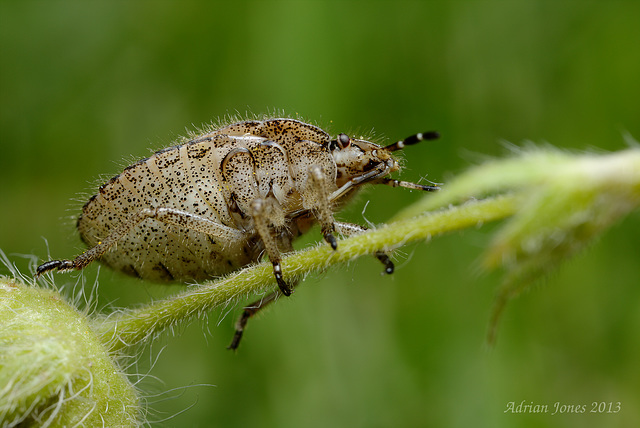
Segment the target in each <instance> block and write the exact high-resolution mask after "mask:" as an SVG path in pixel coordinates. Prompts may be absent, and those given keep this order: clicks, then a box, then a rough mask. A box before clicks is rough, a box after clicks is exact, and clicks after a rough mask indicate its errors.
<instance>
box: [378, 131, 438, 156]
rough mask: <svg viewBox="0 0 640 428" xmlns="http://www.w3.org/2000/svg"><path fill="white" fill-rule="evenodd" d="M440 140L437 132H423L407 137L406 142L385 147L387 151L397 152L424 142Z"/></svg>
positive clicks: (402, 141) (398, 142)
mask: <svg viewBox="0 0 640 428" xmlns="http://www.w3.org/2000/svg"><path fill="white" fill-rule="evenodd" d="M438 138H440V134H438V133H437V132H436V131H429V132H421V133H419V134H415V135H412V136H410V137H407V138H405V139H404V140H401V141H397V142H395V143H393V144H389V145H388V146H387V147H385V149H386V150H388V151H390V152H395V151H398V150H402V149H404V148H405V146H411V145H413V144H417V143H419V142H420V141H422V140H436V139H438Z"/></svg>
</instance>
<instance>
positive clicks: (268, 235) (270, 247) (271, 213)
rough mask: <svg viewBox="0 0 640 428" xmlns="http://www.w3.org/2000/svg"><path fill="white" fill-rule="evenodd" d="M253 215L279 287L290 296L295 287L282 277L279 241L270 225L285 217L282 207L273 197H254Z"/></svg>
mask: <svg viewBox="0 0 640 428" xmlns="http://www.w3.org/2000/svg"><path fill="white" fill-rule="evenodd" d="M251 215H252V216H253V222H254V225H255V228H256V232H258V235H260V239H262V242H263V244H264V248H265V251H266V252H267V255H268V256H269V260H271V264H273V275H274V276H275V277H276V282H277V283H278V287H280V291H282V294H284V295H285V296H290V295H291V293H293V288H292V287H289V286H288V285H287V283H286V282H285V281H284V279H283V278H282V266H281V265H280V260H281V257H280V250H279V249H278V242H277V240H276V238H275V236H274V235H273V232H272V230H271V228H270V227H269V226H270V225H271V224H273V223H274V221H273V219H279V218H281V217H283V214H282V209H281V208H280V205H279V204H278V203H277V202H276V201H275V200H274V199H273V198H266V199H262V198H257V199H254V200H253V203H252V204H251Z"/></svg>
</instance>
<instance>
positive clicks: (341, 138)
mask: <svg viewBox="0 0 640 428" xmlns="http://www.w3.org/2000/svg"><path fill="white" fill-rule="evenodd" d="M338 144H339V145H340V148H341V149H344V148H347V147H349V144H351V138H349V136H348V135H347V134H340V135H338Z"/></svg>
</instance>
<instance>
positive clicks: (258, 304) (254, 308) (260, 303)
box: [227, 291, 279, 351]
mask: <svg viewBox="0 0 640 428" xmlns="http://www.w3.org/2000/svg"><path fill="white" fill-rule="evenodd" d="M278 294H279V293H278V292H277V291H274V292H273V293H270V294H268V295H266V296H265V297H263V298H261V299H260V300H257V301H255V302H253V303H251V304H249V305H247V306H245V307H244V309H243V311H242V315H240V318H238V321H237V322H236V331H235V333H234V334H233V339H231V343H230V344H229V346H227V349H232V350H234V351H235V350H236V349H238V345H240V340H241V339H242V335H243V333H244V329H245V327H246V326H247V321H249V318H251V317H253V316H254V315H255V314H257V313H258V312H259V311H260V310H262V309H264V308H265V307H266V306H267V305H269V304H270V303H272V302H273V301H275V300H276V297H278Z"/></svg>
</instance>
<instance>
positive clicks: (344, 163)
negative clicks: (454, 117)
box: [37, 118, 437, 347]
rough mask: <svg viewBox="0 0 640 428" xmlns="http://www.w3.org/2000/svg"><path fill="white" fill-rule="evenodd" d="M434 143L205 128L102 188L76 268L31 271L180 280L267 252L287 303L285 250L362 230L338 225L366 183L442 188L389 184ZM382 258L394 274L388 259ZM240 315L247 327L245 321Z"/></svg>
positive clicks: (85, 212) (249, 127)
mask: <svg viewBox="0 0 640 428" xmlns="http://www.w3.org/2000/svg"><path fill="white" fill-rule="evenodd" d="M433 138H437V134H436V133H425V134H417V135H415V136H412V137H409V138H407V139H405V140H403V141H399V142H397V143H394V144H391V145H389V146H386V147H381V146H379V145H377V144H374V143H371V142H368V141H365V140H359V139H352V138H350V137H348V136H347V135H345V134H340V135H338V136H337V138H335V139H331V137H330V136H329V135H328V134H327V133H326V132H324V131H323V130H322V129H320V128H318V127H316V126H313V125H310V124H307V123H304V122H301V121H298V120H294V119H282V118H279V119H268V120H263V121H258V120H248V121H243V122H238V123H233V124H231V125H228V126H225V127H222V128H220V129H216V130H212V131H210V132H207V133H205V134H203V135H200V136H198V137H196V138H193V139H191V140H190V141H187V142H185V143H183V144H180V145H177V146H173V147H169V148H166V149H164V150H160V151H159V152H156V153H155V154H153V155H151V156H150V157H149V158H146V159H142V160H140V161H138V162H136V163H134V164H133V165H131V166H129V167H127V168H125V170H124V171H123V172H122V173H121V174H119V175H117V176H115V177H113V178H112V179H111V180H109V181H108V182H107V183H105V184H103V185H102V186H100V188H99V192H98V193H97V194H96V195H95V196H93V197H92V198H91V199H90V200H89V201H88V202H87V203H86V204H85V205H84V207H83V209H82V214H81V215H80V217H79V218H78V222H77V227H78V230H79V232H80V236H81V238H82V240H83V241H84V242H85V243H86V244H87V246H88V247H89V249H88V250H87V251H86V252H84V253H82V254H81V255H79V256H77V257H76V258H75V259H73V260H52V261H49V262H46V263H44V264H42V265H41V266H39V267H38V269H37V274H38V275H40V274H42V273H44V272H47V271H50V270H54V269H57V270H61V271H64V270H72V269H82V268H84V267H85V266H86V265H87V264H89V263H91V262H92V261H94V260H100V261H101V262H102V263H104V264H106V265H108V266H109V267H111V268H113V269H116V270H119V271H121V272H124V273H127V274H130V275H133V276H137V277H140V278H143V279H149V280H155V281H180V282H187V281H197V280H202V279H206V278H211V277H215V276H220V275H223V274H225V273H227V272H231V271H234V270H237V269H240V268H241V267H243V266H245V265H247V264H249V263H252V262H256V261H258V260H259V259H260V257H261V255H262V254H263V253H265V252H266V254H267V255H268V257H269V260H270V261H271V263H272V264H273V271H274V276H275V278H276V281H277V283H278V286H279V289H280V291H281V293H282V294H284V295H287V296H288V295H290V294H291V292H292V286H290V285H289V284H287V283H285V281H284V280H283V277H282V269H281V266H280V259H281V253H282V252H287V251H291V250H292V242H293V240H294V239H295V238H296V237H297V236H299V235H300V234H303V233H305V232H306V231H307V230H308V229H309V228H310V226H311V225H312V224H313V223H314V222H316V221H317V222H318V223H319V224H320V226H321V229H322V234H323V236H324V239H325V240H326V241H327V242H328V243H329V244H330V245H331V246H332V248H333V249H336V248H337V241H336V238H335V234H336V233H340V234H344V235H351V234H353V233H358V232H361V231H363V230H364V228H363V227H360V226H357V225H353V224H348V223H341V222H336V221H335V220H334V218H333V212H334V210H336V209H337V208H339V207H340V206H341V205H342V204H343V203H344V202H346V201H347V200H348V199H349V198H350V197H351V196H352V195H353V194H354V192H355V191H357V189H358V188H359V187H360V186H361V185H363V184H365V183H372V184H387V185H391V186H394V187H397V186H400V187H406V188H410V189H419V190H426V191H431V190H436V189H437V187H435V186H423V185H420V184H414V183H407V182H403V181H398V180H394V179H391V178H388V177H387V176H388V175H389V174H390V173H392V172H394V171H397V170H398V169H399V166H398V163H397V161H396V160H395V159H394V158H393V157H392V155H391V152H393V151H396V150H400V149H402V148H403V147H404V146H405V145H409V144H414V143H417V142H419V141H421V140H422V139H433ZM377 257H378V258H379V259H380V260H381V261H382V262H383V263H384V264H385V266H386V271H387V272H388V273H391V272H393V264H392V263H391V261H390V260H389V258H388V257H387V256H386V255H385V254H383V253H380V254H377ZM267 301H268V299H267ZM245 315H246V316H243V318H244V323H246V319H248V317H249V316H251V315H252V313H250V314H248V315H247V314H246V311H245ZM244 323H243V324H242V326H241V327H243V326H244ZM239 332H240V333H238V332H237V333H236V338H237V341H239V337H238V336H239V335H241V333H242V329H241V328H240V327H239ZM236 338H234V342H236ZM236 346H237V343H236V345H235V346H233V344H232V347H236Z"/></svg>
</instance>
